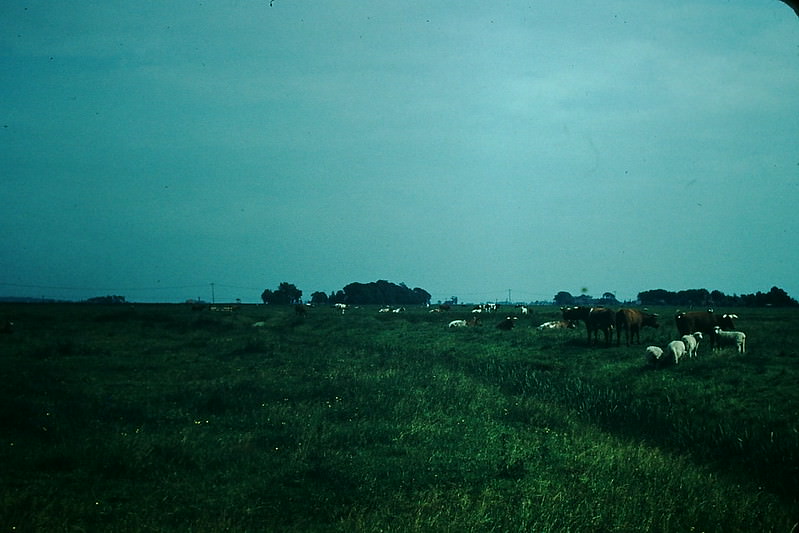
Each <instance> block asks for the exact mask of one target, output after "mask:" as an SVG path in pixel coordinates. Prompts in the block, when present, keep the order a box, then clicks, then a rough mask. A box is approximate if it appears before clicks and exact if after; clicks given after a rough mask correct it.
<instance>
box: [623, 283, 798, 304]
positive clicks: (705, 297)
mask: <svg viewBox="0 0 799 533" xmlns="http://www.w3.org/2000/svg"><path fill="white" fill-rule="evenodd" d="M638 301H639V302H641V305H675V306H678V305H680V306H701V307H705V306H708V307H713V306H728V307H795V306H797V305H799V302H797V301H796V300H794V299H793V298H791V297H790V296H788V293H787V292H785V291H784V290H783V289H780V288H779V287H772V288H771V290H770V291H768V292H766V293H763V292H760V291H758V292H756V293H754V294H740V295H736V294H733V295H732V296H728V295H726V294H724V293H723V292H721V291H718V290H714V291H708V290H707V289H688V290H683V291H676V292H674V291H667V290H664V289H653V290H649V291H643V292H639V293H638Z"/></svg>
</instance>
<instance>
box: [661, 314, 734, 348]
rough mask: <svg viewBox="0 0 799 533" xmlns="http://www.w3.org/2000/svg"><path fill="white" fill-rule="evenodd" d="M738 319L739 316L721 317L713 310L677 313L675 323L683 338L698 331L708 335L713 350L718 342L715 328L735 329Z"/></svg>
mask: <svg viewBox="0 0 799 533" xmlns="http://www.w3.org/2000/svg"><path fill="white" fill-rule="evenodd" d="M736 318H738V315H733V314H727V313H725V314H721V315H719V314H716V313H714V312H713V309H708V310H707V311H688V312H681V311H677V314H676V315H675V316H674V321H675V322H676V324H677V331H679V332H680V335H681V336H682V335H690V334H691V333H695V332H697V331H701V332H702V333H704V334H706V335H708V336H709V337H710V348H711V349H712V348H713V347H714V346H715V342H716V339H715V335H714V331H713V330H714V329H715V327H716V326H718V327H720V328H721V329H726V330H732V329H735V324H734V322H733V320H734V319H736Z"/></svg>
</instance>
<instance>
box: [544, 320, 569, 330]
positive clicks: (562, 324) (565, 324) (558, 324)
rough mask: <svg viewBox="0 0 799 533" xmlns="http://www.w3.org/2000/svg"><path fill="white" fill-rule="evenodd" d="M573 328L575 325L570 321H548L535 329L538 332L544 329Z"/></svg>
mask: <svg viewBox="0 0 799 533" xmlns="http://www.w3.org/2000/svg"><path fill="white" fill-rule="evenodd" d="M574 326H575V324H574V322H572V321H571V320H550V321H549V322H544V323H543V324H541V325H540V326H538V327H537V328H536V329H537V330H538V331H544V330H545V329H572V328H574Z"/></svg>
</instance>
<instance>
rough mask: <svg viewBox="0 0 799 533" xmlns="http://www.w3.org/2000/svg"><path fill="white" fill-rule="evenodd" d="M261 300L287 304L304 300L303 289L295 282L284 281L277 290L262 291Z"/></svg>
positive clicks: (269, 302)
mask: <svg viewBox="0 0 799 533" xmlns="http://www.w3.org/2000/svg"><path fill="white" fill-rule="evenodd" d="M261 300H263V302H264V303H265V304H275V305H287V304H298V303H301V302H302V291H301V290H299V289H298V288H297V287H296V286H294V284H293V283H287V282H285V281H284V282H282V283H281V284H280V285H279V286H278V288H277V290H276V291H270V290H269V289H266V290H264V292H262V293H261Z"/></svg>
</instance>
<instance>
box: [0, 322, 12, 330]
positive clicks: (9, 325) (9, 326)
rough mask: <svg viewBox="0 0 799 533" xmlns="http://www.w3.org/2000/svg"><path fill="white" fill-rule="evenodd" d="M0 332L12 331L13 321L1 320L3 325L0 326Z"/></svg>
mask: <svg viewBox="0 0 799 533" xmlns="http://www.w3.org/2000/svg"><path fill="white" fill-rule="evenodd" d="M0 333H14V323H13V322H11V321H10V320H3V327H1V328H0Z"/></svg>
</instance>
